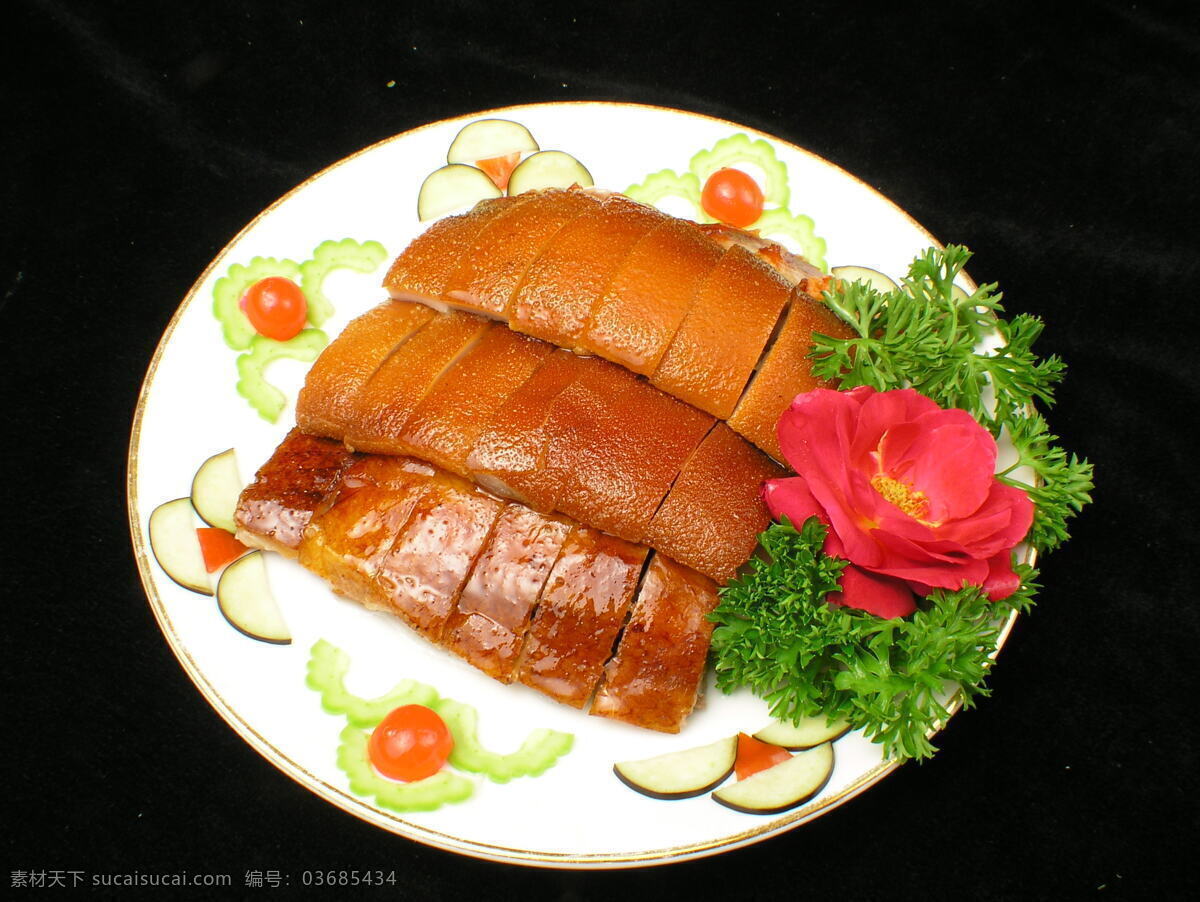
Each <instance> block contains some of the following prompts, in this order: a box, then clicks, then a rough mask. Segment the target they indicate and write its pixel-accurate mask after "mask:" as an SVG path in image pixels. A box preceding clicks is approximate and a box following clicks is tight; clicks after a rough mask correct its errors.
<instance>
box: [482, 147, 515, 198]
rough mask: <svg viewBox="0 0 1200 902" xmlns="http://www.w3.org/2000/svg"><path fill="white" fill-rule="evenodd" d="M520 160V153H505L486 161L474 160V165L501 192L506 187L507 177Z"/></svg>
mask: <svg viewBox="0 0 1200 902" xmlns="http://www.w3.org/2000/svg"><path fill="white" fill-rule="evenodd" d="M520 160H521V154H520V153H506V154H504V155H503V156H499V157H489V158H488V159H486V160H476V161H475V165H476V166H478V167H479V168H480V169H482V170H483V171H484V173H485V174H486V175H487V177H488V178H490V179H491V180H492V182H494V183H495V185H496V187H497V188H499V189H500V190H501V191H503V190H504V189H506V188H507V187H508V177H509V176H510V175H512V171H513V170H514V169H516V168H517V163H519V162H520Z"/></svg>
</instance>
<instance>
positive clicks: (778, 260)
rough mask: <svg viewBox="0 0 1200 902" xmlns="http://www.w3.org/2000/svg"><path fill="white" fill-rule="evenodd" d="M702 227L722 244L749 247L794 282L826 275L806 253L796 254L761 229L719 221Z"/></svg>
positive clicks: (724, 245) (789, 280)
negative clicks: (806, 256)
mask: <svg viewBox="0 0 1200 902" xmlns="http://www.w3.org/2000/svg"><path fill="white" fill-rule="evenodd" d="M700 228H701V230H703V232H704V233H705V234H706V235H708V237H710V238H712V239H713V240H714V241H716V242H717V243H718V244H720V245H721V246H722V247H733V246H734V245H737V246H739V247H742V248H745V249H746V250H747V251H749V252H750V253H752V254H754V256H756V257H758V258H759V259H760V260H762V261H763V262H764V263H766V264H767V265H769V266H770V267H771V268H772V269H774V270H775V271H776V272H778V273H779V274H780V275H781V276H783V277H784V278H785V279H787V280H788V282H790V283H792V284H795V283H797V282H799V281H801V280H802V279H819V278H822V274H821V270H819V269H817V268H816V267H815V266H813V265H812V264H811V263H809V262H808V261H807V260H805V259H804V258H803V257H801V256H799V255H798V254H793V253H792V252H791V251H789V250H788V249H787V248H786V247H784V246H783V245H781V244H776V243H775V242H774V241H771V240H770V239H768V238H762V237H760V236H759V235H758V233H757V232H746V231H743V230H742V229H737V228H734V227H733V226H728V225H725V224H723V223H719V222H714V223H706V224H704V225H702V226H700Z"/></svg>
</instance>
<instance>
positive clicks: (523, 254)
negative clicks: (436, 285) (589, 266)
mask: <svg viewBox="0 0 1200 902" xmlns="http://www.w3.org/2000/svg"><path fill="white" fill-rule="evenodd" d="M599 205H600V201H599V200H598V199H597V198H596V197H595V196H594V195H592V194H589V193H587V192H585V191H578V190H567V191H561V190H550V191H546V192H543V193H542V194H540V195H536V196H535V195H530V196H528V197H526V196H524V195H521V196H518V197H517V198H515V199H514V200H513V202H512V203H510V204H509V206H508V208H507V209H506V210H504V211H503V212H502V213H500V214H499V215H497V216H495V217H494V218H493V219H492V220H491V221H490V222H489V223H488V224H487V225H486V226H484V228H483V229H481V230H480V231H479V234H478V235H476V237H475V242H474V244H473V246H472V249H471V251H470V253H468V254H467V255H466V256H464V257H463V259H462V261H461V262H460V263H459V266H458V269H457V270H456V271H455V273H454V275H453V277H452V278H451V279H450V281H449V283H448V284H447V285H446V288H445V291H444V292H443V298H444V299H445V300H447V301H448V302H450V303H452V304H456V305H461V306H462V307H463V308H464V309H467V310H471V311H473V312H475V313H481V314H483V315H485V316H493V317H496V318H497V319H507V315H508V307H509V304H510V302H511V301H512V299H513V295H514V294H516V291H517V287H518V286H519V285H520V284H521V280H522V279H523V278H524V276H525V272H526V270H528V269H529V267H530V265H531V264H532V263H533V261H534V260H536V259H537V257H538V255H539V254H540V253H541V252H542V250H543V249H544V248H545V247H546V245H548V244H549V243H550V241H551V240H552V239H553V238H554V236H555V234H557V232H558V230H559V229H561V228H562V227H563V226H564V225H566V224H567V223H568V222H570V221H571V220H572V219H574V218H575V217H576V216H578V215H579V214H580V213H582V212H584V211H585V210H587V209H591V208H595V207H598V206H599Z"/></svg>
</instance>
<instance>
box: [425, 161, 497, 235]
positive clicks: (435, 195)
mask: <svg viewBox="0 0 1200 902" xmlns="http://www.w3.org/2000/svg"><path fill="white" fill-rule="evenodd" d="M503 193H504V192H502V191H501V190H500V189H499V188H497V187H496V186H495V185H494V184H493V183H492V180H491V179H490V178H488V177H487V175H485V174H484V172H483V170H481V169H476V168H475V167H474V166H464V165H463V164H461V163H451V164H450V165H449V166H443V167H442V168H441V169H435V170H434V171H433V172H431V173H429V175H428V176H426V177H425V181H424V182H422V183H421V191H420V193H419V194H418V195H417V218H418V219H419V220H421V222H425V221H426V220H429V219H440V218H441V217H443V216H445V215H446V214H447V213H452V212H454V211H455V210H465V209H467V208H468V207H473V206H475V204H477V203H479V202H480V201H481V200H486V199H487V198H489V197H500V196H501V195H502V194H503Z"/></svg>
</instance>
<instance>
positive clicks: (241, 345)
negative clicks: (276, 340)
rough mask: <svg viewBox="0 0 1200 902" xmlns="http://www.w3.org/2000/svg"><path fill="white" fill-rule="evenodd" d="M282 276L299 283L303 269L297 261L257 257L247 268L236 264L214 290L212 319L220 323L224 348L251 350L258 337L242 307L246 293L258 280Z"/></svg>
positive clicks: (218, 280) (219, 280)
mask: <svg viewBox="0 0 1200 902" xmlns="http://www.w3.org/2000/svg"><path fill="white" fill-rule="evenodd" d="M271 276H282V277H283V278H285V279H291V280H292V281H293V282H297V281H298V280H299V278H300V265H299V264H298V263H296V261H294V260H288V259H276V258H275V257H255V258H253V259H252V260H251V261H250V262H249V263H248V264H246V265H242V264H241V263H234V264H233V265H232V266H230V267H229V269H228V271H227V272H226V273H225V275H224V276H222V277H221V278H220V279H217V282H216V284H215V285H214V286H213V316H215V317H216V318H217V320H218V321H219V322H220V323H221V332H222V334H223V336H224V338H225V344H227V345H229V347H231V348H233V349H234V350H235V351H244V350H245V349H246V348H248V347H250V344H251V342H253V341H254V337H255V336H256V335H257V334H258V333H257V332H256V331H255V330H254V326H252V325H250V320H249V319H247V318H246V314H245V313H243V312H242V309H241V307H240V306H238V305H239V303H240V302H241V300H242V295H244V294H245V293H246V289H247V288H249V287H250V286H251V285H253V284H254V283H255V282H257V281H258V280H259V279H266V278H269V277H271Z"/></svg>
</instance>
